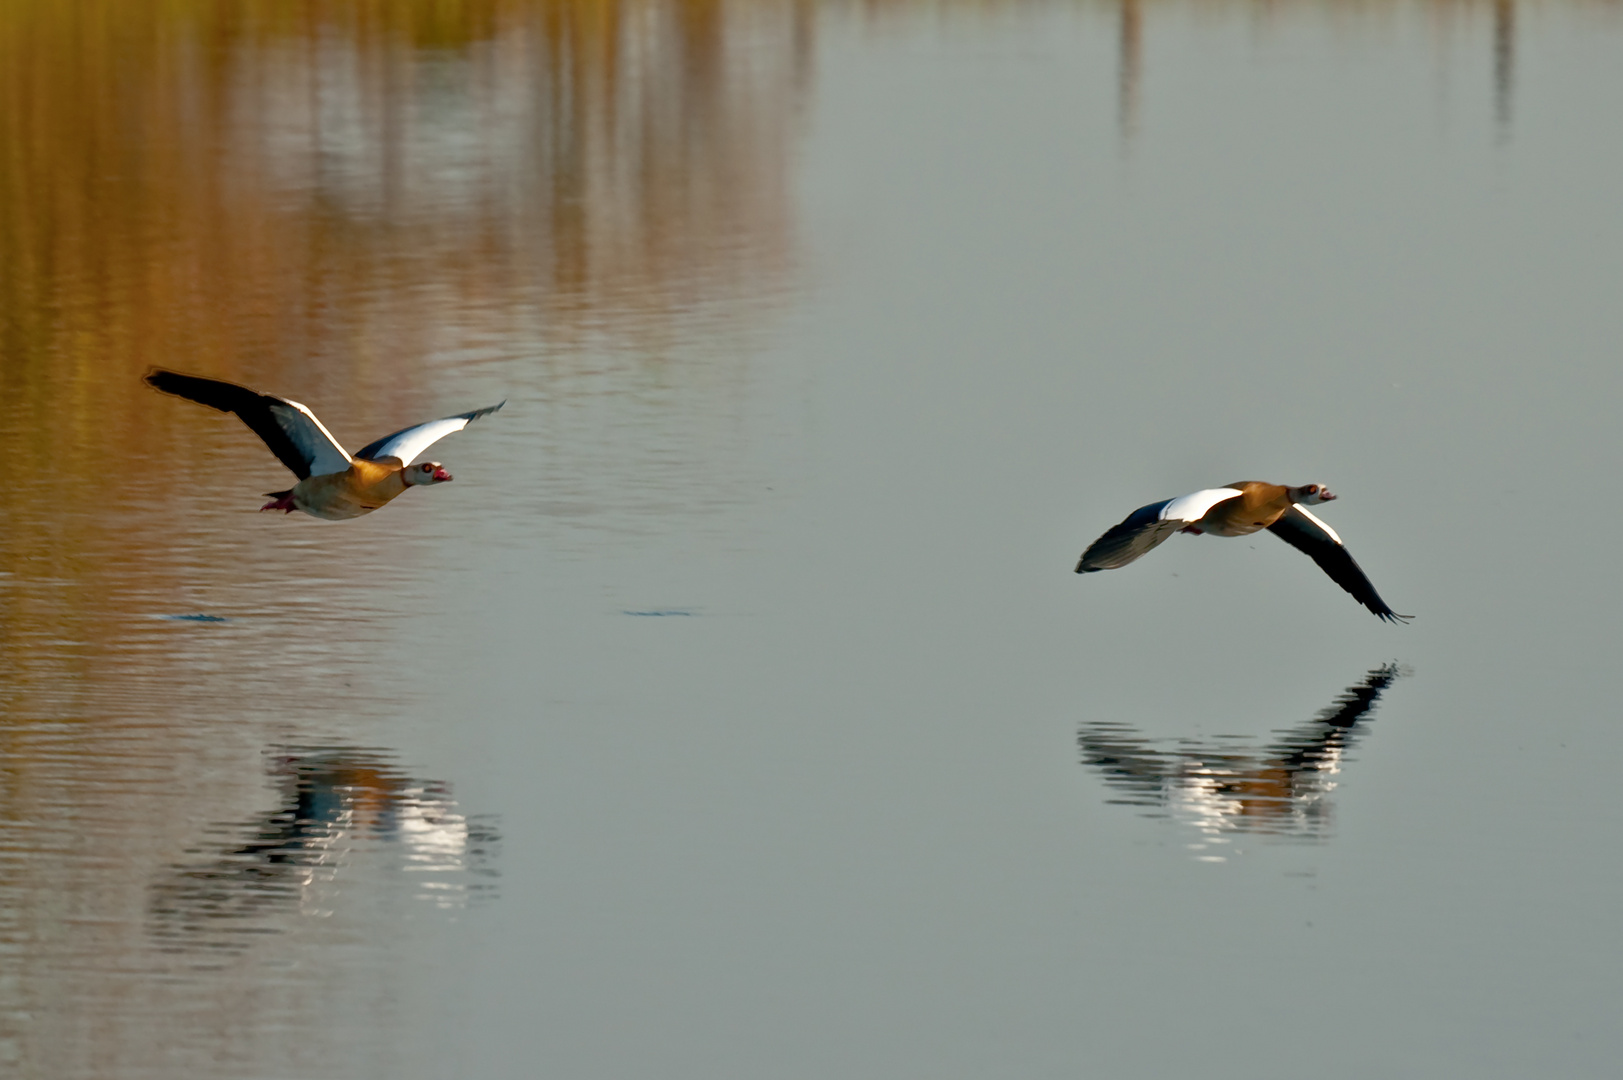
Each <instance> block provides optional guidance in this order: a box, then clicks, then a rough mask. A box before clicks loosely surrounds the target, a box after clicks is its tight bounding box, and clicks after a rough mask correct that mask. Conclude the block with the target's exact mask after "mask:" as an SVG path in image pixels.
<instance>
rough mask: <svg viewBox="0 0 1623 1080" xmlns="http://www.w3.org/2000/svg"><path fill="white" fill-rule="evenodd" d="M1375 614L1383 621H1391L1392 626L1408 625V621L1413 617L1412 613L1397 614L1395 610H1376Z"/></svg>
mask: <svg viewBox="0 0 1623 1080" xmlns="http://www.w3.org/2000/svg"><path fill="white" fill-rule="evenodd" d="M1375 614H1377V615H1379V616H1380V617H1381V618H1382V619H1383V620H1384V621H1386V622H1389V623H1392V624H1393V625H1394V626H1396V625H1399V624H1402V625H1403V626H1408V625H1409V623H1410V622H1411V621H1412V620H1413V619H1414V616H1413V615H1399V614H1398V613H1397V612H1395V611H1377V612H1376V613H1375Z"/></svg>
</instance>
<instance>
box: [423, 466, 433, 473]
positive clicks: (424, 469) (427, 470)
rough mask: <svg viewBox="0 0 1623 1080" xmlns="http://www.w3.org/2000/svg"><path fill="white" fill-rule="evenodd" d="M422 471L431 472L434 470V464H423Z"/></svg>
mask: <svg viewBox="0 0 1623 1080" xmlns="http://www.w3.org/2000/svg"><path fill="white" fill-rule="evenodd" d="M423 471H424V472H433V471H434V466H432V465H424V466H423Z"/></svg>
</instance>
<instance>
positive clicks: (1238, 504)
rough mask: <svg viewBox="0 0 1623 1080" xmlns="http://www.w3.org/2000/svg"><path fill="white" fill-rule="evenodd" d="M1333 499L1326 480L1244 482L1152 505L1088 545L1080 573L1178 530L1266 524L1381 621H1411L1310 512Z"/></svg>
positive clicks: (1133, 554)
mask: <svg viewBox="0 0 1623 1080" xmlns="http://www.w3.org/2000/svg"><path fill="white" fill-rule="evenodd" d="M1334 498H1335V496H1334V495H1332V494H1330V490H1329V489H1328V488H1326V487H1324V486H1323V485H1322V484H1306V485H1304V486H1302V487H1285V486H1284V485H1282V484H1264V483H1262V482H1261V481H1259V480H1242V481H1240V482H1239V483H1235V484H1229V485H1228V486H1227V487H1220V488H1207V489H1205V490H1204V491H1197V492H1195V493H1194V494H1192V495H1184V496H1182V497H1181V498H1177V499H1167V500H1166V501H1165V502H1158V503H1151V504H1150V505H1149V506H1144V507H1140V508H1139V509H1137V510H1134V511H1133V512H1132V513H1131V514H1129V515H1128V517H1127V520H1126V521H1123V522H1122V523H1121V524H1120V525H1117V526H1116V527H1115V528H1113V529H1111V530H1110V531H1109V532H1107V533H1105V534H1104V535H1103V536H1101V537H1099V539H1097V540H1095V541H1094V542H1093V543H1092V544H1091V545H1089V547H1088V550H1086V551H1084V552H1083V553H1082V558H1081V560H1080V561H1078V562H1077V564H1076V572H1077V573H1079V574H1089V573H1092V572H1093V571H1095V570H1114V569H1116V568H1117V567H1118V566H1126V565H1127V564H1128V563H1130V562H1132V561H1133V560H1134V559H1136V558H1138V557H1139V556H1140V555H1143V554H1144V553H1145V552H1147V551H1149V550H1150V549H1151V548H1153V547H1155V545H1157V544H1159V543H1161V541H1163V540H1165V539H1166V538H1167V537H1169V536H1171V535H1172V534H1173V533H1176V532H1187V533H1196V534H1199V533H1210V534H1212V535H1213V536H1249V535H1250V534H1252V533H1254V532H1256V531H1258V530H1259V529H1267V530H1268V531H1269V532H1271V533H1273V534H1274V535H1275V536H1277V537H1279V538H1280V539H1281V540H1283V541H1285V543H1287V544H1289V545H1290V546H1291V547H1293V548H1296V549H1297V550H1298V551H1304V552H1306V553H1307V554H1308V556H1309V557H1310V558H1311V559H1312V560H1313V561H1314V562H1316V563H1318V564H1319V569H1321V570H1323V571H1324V572H1325V573H1326V574H1329V575H1330V579H1331V580H1332V581H1334V582H1335V583H1336V584H1337V585H1340V586H1341V587H1342V588H1343V589H1346V590H1347V591H1348V592H1349V593H1351V594H1352V596H1353V599H1354V600H1357V601H1358V602H1359V603H1360V604H1363V605H1364V606H1365V607H1367V608H1369V609H1370V610H1371V611H1373V612H1374V613H1375V614H1376V615H1378V616H1380V617H1381V618H1382V619H1385V620H1386V621H1387V622H1397V621H1399V620H1408V619H1411V618H1413V616H1411V615H1399V614H1398V613H1397V612H1395V611H1393V610H1392V609H1391V608H1390V607H1388V606H1387V604H1386V601H1384V600H1382V599H1381V596H1380V594H1379V593H1377V592H1376V591H1375V586H1373V585H1371V584H1370V583H1369V578H1367V577H1365V576H1364V571H1363V570H1362V569H1360V568H1359V566H1358V564H1357V563H1356V562H1354V561H1353V557H1352V556H1351V555H1350V554H1348V552H1347V548H1346V546H1345V545H1343V544H1342V542H1341V537H1339V536H1337V535H1336V531H1335V530H1334V529H1332V528H1331V527H1330V526H1328V525H1326V524H1325V523H1324V522H1322V521H1320V520H1319V519H1318V518H1316V517H1314V516H1313V514H1312V513H1311V512H1309V511H1308V509H1307V508H1308V507H1309V506H1317V505H1318V504H1319V503H1324V502H1329V501H1330V500H1331V499H1334Z"/></svg>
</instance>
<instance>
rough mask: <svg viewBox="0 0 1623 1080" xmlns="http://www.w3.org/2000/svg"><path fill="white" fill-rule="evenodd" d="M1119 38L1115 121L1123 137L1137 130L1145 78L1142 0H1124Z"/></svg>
mask: <svg viewBox="0 0 1623 1080" xmlns="http://www.w3.org/2000/svg"><path fill="white" fill-rule="evenodd" d="M1120 20H1121V32H1120V37H1119V39H1118V41H1117V50H1118V56H1117V60H1116V63H1117V66H1118V70H1117V75H1116V80H1117V88H1116V93H1117V104H1116V123H1117V124H1118V126H1119V127H1120V130H1121V136H1122V138H1123V139H1131V138H1132V137H1133V136H1134V135H1135V134H1137V132H1138V110H1139V94H1140V90H1139V84H1140V82H1142V81H1143V78H1144V11H1143V7H1142V0H1121V15H1120Z"/></svg>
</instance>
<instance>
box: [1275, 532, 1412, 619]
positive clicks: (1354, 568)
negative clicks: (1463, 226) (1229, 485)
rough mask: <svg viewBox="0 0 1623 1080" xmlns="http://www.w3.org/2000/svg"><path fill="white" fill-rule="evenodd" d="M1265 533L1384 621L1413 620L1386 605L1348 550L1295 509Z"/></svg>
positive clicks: (1410, 616) (1409, 616)
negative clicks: (1305, 558) (1309, 561)
mask: <svg viewBox="0 0 1623 1080" xmlns="http://www.w3.org/2000/svg"><path fill="white" fill-rule="evenodd" d="M1268 531H1269V532H1271V533H1273V534H1274V535H1275V536H1277V537H1279V538H1280V539H1281V540H1283V541H1285V543H1287V544H1289V545H1290V546H1291V547H1293V548H1295V549H1296V550H1297V551H1300V552H1304V553H1305V554H1306V555H1307V556H1308V557H1309V558H1311V559H1312V560H1313V561H1314V562H1316V563H1318V564H1319V569H1320V570H1323V571H1324V572H1325V573H1326V574H1329V575H1330V580H1332V581H1334V582H1335V583H1336V584H1337V585H1340V586H1341V587H1342V588H1343V589H1346V590H1347V591H1348V592H1349V593H1351V594H1352V597H1353V599H1354V600H1357V601H1358V602H1359V603H1360V604H1363V605H1364V606H1365V607H1367V608H1369V610H1371V611H1373V612H1374V613H1375V614H1376V615H1378V616H1380V617H1381V618H1382V619H1385V620H1386V621H1387V622H1406V621H1408V620H1409V619H1412V618H1414V616H1412V615H1399V614H1398V613H1397V612H1395V611H1393V610H1392V609H1391V608H1390V607H1389V606H1387V603H1386V601H1385V600H1382V599H1381V594H1380V593H1378V592H1376V591H1375V586H1374V585H1372V584H1370V580H1369V578H1368V577H1367V576H1366V575H1365V574H1364V570H1363V568H1362V567H1360V566H1359V565H1358V563H1357V562H1356V561H1355V560H1354V559H1353V557H1352V555H1351V554H1350V553H1349V552H1348V551H1347V549H1346V548H1345V547H1343V546H1342V545H1341V544H1340V543H1338V542H1337V541H1336V540H1335V539H1334V538H1333V537H1331V536H1330V535H1328V534H1327V533H1326V532H1325V531H1324V530H1323V529H1321V528H1320V527H1319V526H1318V525H1317V524H1316V523H1315V522H1314V521H1313V520H1312V519H1311V518H1309V517H1308V516H1307V515H1306V514H1304V513H1302V511H1301V510H1300V509H1299V508H1297V507H1296V506H1294V505H1293V506H1291V508H1290V509H1288V510H1286V511H1285V512H1284V513H1283V514H1281V515H1280V516H1279V520H1278V521H1275V522H1274V523H1273V524H1272V525H1270V526H1268Z"/></svg>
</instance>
